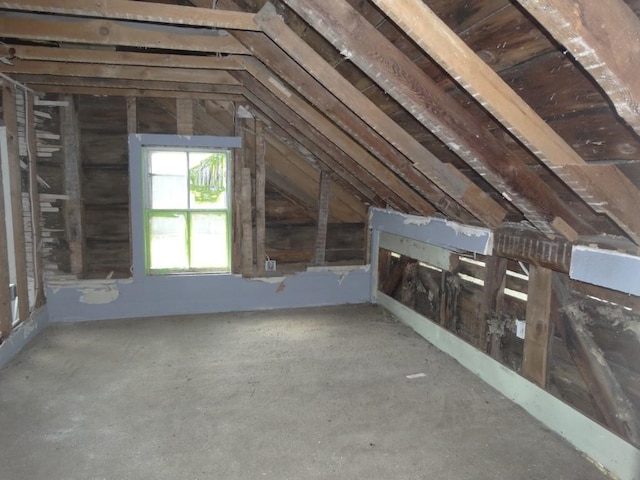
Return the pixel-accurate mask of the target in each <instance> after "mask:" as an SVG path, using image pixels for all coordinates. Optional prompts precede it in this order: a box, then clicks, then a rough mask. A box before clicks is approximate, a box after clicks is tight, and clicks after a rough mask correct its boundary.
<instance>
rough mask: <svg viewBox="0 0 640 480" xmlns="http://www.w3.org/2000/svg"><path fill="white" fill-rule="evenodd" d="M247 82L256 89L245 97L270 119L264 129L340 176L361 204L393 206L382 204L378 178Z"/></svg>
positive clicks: (246, 93) (252, 82)
mask: <svg viewBox="0 0 640 480" xmlns="http://www.w3.org/2000/svg"><path fill="white" fill-rule="evenodd" d="M247 81H249V82H251V84H250V85H251V86H252V87H255V88H251V89H250V90H251V91H249V90H247V91H246V92H245V98H246V99H247V100H248V101H250V102H251V103H252V104H253V105H254V107H255V108H256V109H258V111H259V112H263V114H262V115H266V117H268V118H269V119H270V121H271V123H270V124H269V125H268V126H267V129H268V130H269V131H271V133H273V134H274V135H275V136H276V137H277V138H279V139H281V141H282V137H283V135H290V136H291V139H292V140H294V141H295V142H297V143H298V144H299V145H300V146H301V147H302V148H305V149H307V150H308V151H309V152H311V154H312V155H314V156H315V158H316V159H318V160H319V161H320V162H321V163H322V164H324V165H325V166H327V167H328V168H329V169H330V170H331V171H332V172H334V174H335V175H336V176H337V177H340V178H341V179H342V181H343V182H345V186H346V184H348V185H349V186H350V188H349V187H346V189H347V190H352V191H353V190H355V191H356V192H357V195H356V196H357V197H361V200H362V201H363V202H364V203H366V204H372V205H375V206H385V205H388V204H391V203H392V202H387V201H385V200H384V199H383V197H382V196H381V194H380V193H379V192H381V191H384V189H385V188H386V187H384V185H382V183H380V180H379V179H377V178H376V177H374V176H372V175H371V174H370V173H369V172H367V171H366V170H364V169H363V168H362V167H361V166H360V165H358V164H357V163H356V162H355V161H354V160H353V159H351V158H350V157H348V156H347V155H346V154H345V153H344V152H343V151H341V150H339V149H338V148H337V147H336V146H334V145H333V144H331V143H327V142H325V141H324V140H322V138H324V137H322V136H321V134H320V132H318V131H317V130H316V129H315V128H314V127H313V126H312V125H310V124H307V123H306V122H305V120H304V119H303V118H302V117H300V116H299V115H298V114H297V113H296V112H294V111H293V110H292V109H291V108H289V107H288V106H287V105H286V104H285V103H284V102H282V101H281V100H279V99H277V98H276V97H275V96H273V95H272V94H271V93H270V92H268V91H267V90H266V88H264V87H262V85H260V84H259V83H258V82H257V81H255V79H251V80H247ZM267 102H269V104H267ZM285 143H287V142H285ZM301 155H302V156H303V157H304V158H307V155H306V154H304V153H301ZM369 180H370V181H369ZM365 182H366V183H365Z"/></svg>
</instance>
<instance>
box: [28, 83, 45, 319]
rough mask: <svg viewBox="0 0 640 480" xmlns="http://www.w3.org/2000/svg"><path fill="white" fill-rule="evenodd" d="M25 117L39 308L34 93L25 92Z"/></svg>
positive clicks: (41, 276)
mask: <svg viewBox="0 0 640 480" xmlns="http://www.w3.org/2000/svg"><path fill="white" fill-rule="evenodd" d="M25 103H26V108H25V118H26V126H25V130H26V137H27V138H26V140H27V146H28V148H27V154H28V157H29V203H30V205H31V238H32V240H31V241H32V244H31V245H32V248H33V251H32V252H30V253H31V255H32V260H33V280H34V291H35V297H34V307H35V308H39V307H41V306H42V305H44V304H45V301H46V300H45V297H44V263H43V260H42V248H41V246H42V225H41V223H40V222H41V216H40V202H41V198H40V196H39V195H38V165H37V152H38V145H37V140H36V129H35V116H34V114H33V104H34V103H35V98H34V95H33V94H32V93H25Z"/></svg>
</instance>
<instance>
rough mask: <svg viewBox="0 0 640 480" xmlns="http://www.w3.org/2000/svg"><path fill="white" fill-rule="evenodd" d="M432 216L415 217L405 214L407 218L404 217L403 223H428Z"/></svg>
mask: <svg viewBox="0 0 640 480" xmlns="http://www.w3.org/2000/svg"><path fill="white" fill-rule="evenodd" d="M431 220H433V219H432V218H429V217H416V216H413V215H407V218H405V219H404V222H403V223H404V224H405V225H429V224H430V223H431Z"/></svg>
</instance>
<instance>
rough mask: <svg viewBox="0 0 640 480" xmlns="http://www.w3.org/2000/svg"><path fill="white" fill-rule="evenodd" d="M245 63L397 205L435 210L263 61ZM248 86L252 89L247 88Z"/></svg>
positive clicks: (420, 210)
mask: <svg viewBox="0 0 640 480" xmlns="http://www.w3.org/2000/svg"><path fill="white" fill-rule="evenodd" d="M245 66H246V68H247V70H248V72H249V73H250V74H251V75H252V76H253V78H254V79H255V80H257V81H258V82H259V83H260V84H261V85H262V86H263V87H265V88H266V89H267V90H269V91H270V92H271V93H272V94H273V95H275V96H276V97H277V98H279V99H280V100H281V101H283V102H285V103H286V104H288V105H289V106H290V107H291V108H293V109H294V110H295V111H296V112H297V113H298V114H299V115H300V116H302V117H303V118H304V119H305V121H306V122H307V123H309V124H311V125H313V126H314V127H315V128H316V129H317V130H318V131H319V132H320V133H321V134H322V135H323V136H324V137H325V139H326V140H324V141H323V142H320V144H323V143H326V142H327V141H328V142H331V143H333V144H334V145H336V146H337V147H338V148H339V149H340V150H342V151H343V152H344V153H345V154H347V155H348V156H349V157H350V158H352V159H353V160H354V161H355V162H356V163H357V164H359V165H360V166H361V167H362V169H364V170H365V171H367V172H369V174H370V175H373V176H375V177H377V178H378V179H379V181H380V182H382V183H383V184H385V185H386V186H387V188H388V189H389V190H390V191H391V192H393V193H392V196H395V195H397V196H399V197H400V198H401V199H402V200H403V201H401V202H400V205H402V204H403V203H404V204H408V205H409V210H411V211H414V212H418V213H420V214H423V215H433V214H434V213H435V210H434V209H433V208H432V207H431V206H430V205H429V203H428V202H427V201H425V199H424V198H422V197H421V196H420V195H418V194H417V193H416V192H415V191H414V190H412V189H411V188H410V187H409V186H408V185H407V184H405V183H404V182H403V181H402V180H401V179H400V178H398V177H397V176H396V175H395V174H394V173H393V172H391V171H390V170H388V169H387V168H386V167H385V166H384V165H382V164H381V163H380V162H379V161H378V159H376V158H375V157H373V156H372V155H371V154H370V153H369V152H367V151H366V150H365V149H364V148H363V147H361V146H360V145H359V144H358V143H356V142H355V141H354V140H353V139H352V138H351V137H349V136H348V135H347V134H346V133H345V132H344V131H343V130H341V129H340V128H339V127H338V126H336V125H335V124H334V123H332V122H331V121H330V120H328V119H327V118H326V117H325V116H324V115H323V114H322V113H320V112H319V111H317V110H316V109H315V108H313V106H311V105H310V104H308V103H307V102H306V101H305V100H304V99H302V98H301V97H300V96H299V95H298V94H297V93H296V92H294V91H292V90H290V89H289V88H287V87H286V86H285V85H283V84H282V82H280V81H279V80H278V79H277V78H276V77H274V76H273V75H272V74H271V72H270V71H269V69H267V68H266V67H265V66H264V65H261V64H259V62H253V61H252V62H248V63H247V64H246V65H245ZM232 75H234V76H236V78H241V77H240V76H241V75H243V74H241V73H240V72H232ZM243 82H244V84H245V86H247V83H246V80H244V81H243ZM248 88H249V87H248ZM249 90H252V89H251V88H249ZM396 204H397V202H396ZM403 210H404V208H403ZM407 213H408V212H407Z"/></svg>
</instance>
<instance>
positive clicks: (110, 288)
mask: <svg viewBox="0 0 640 480" xmlns="http://www.w3.org/2000/svg"><path fill="white" fill-rule="evenodd" d="M80 292H81V293H82V295H80V302H81V303H87V304H90V305H104V304H106V303H111V302H114V301H116V300H117V299H118V297H119V296H120V290H119V289H118V287H117V285H106V286H104V287H97V288H81V289H80Z"/></svg>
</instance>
